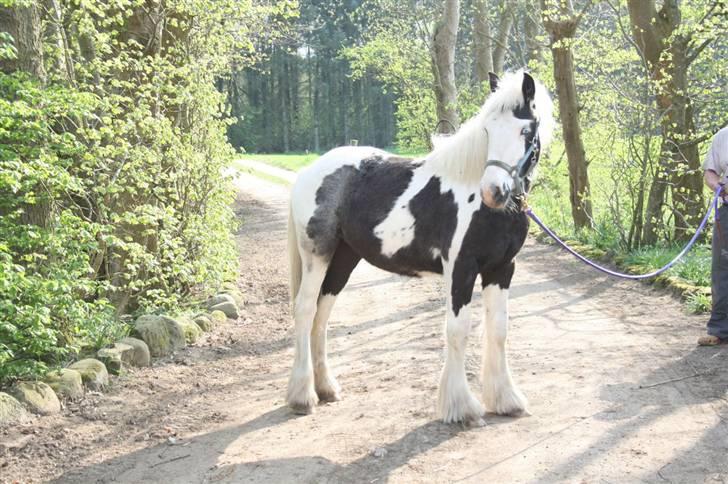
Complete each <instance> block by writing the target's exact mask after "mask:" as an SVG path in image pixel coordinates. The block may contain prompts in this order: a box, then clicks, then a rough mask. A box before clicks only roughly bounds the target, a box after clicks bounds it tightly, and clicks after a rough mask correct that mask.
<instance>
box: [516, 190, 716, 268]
mask: <svg viewBox="0 0 728 484" xmlns="http://www.w3.org/2000/svg"><path fill="white" fill-rule="evenodd" d="M722 191H723V187H722V186H719V187H718V189H717V190H716V191H715V197H713V201H712V202H711V203H710V206H708V212H707V213H706V214H705V217H703V221H702V222H700V226H699V227H698V230H697V232H695V235H693V238H692V239H690V242H688V245H686V246H685V248H684V249H683V250H681V251H680V253H679V254H678V255H677V256H675V258H674V259H673V260H671V261H670V262H668V263H667V264H666V265H665V266H663V267H661V268H660V269H657V270H656V271H654V272H650V273H649V274H624V273H621V272H615V271H613V270H611V269H607V268H606V267H603V266H600V265H599V264H597V263H595V262H592V261H590V260H589V259H587V258H586V257H584V256H583V255H581V254H579V253H578V252H576V251H575V250H574V249H572V248H571V247H569V245H568V244H567V243H566V242H564V241H563V240H561V239H560V238H559V236H558V235H556V234H555V233H554V232H553V231H552V230H551V229H550V228H548V227H547V226H546V224H544V223H543V221H542V220H541V219H540V218H538V215H536V214H535V213H533V211H532V210H531V208H530V207H529V208H527V209H526V215H528V216H529V217H531V220H533V221H534V222H536V224H537V225H538V226H539V227H541V229H543V231H544V232H546V233H547V234H548V235H549V237H551V238H552V239H554V240H555V241H556V242H557V243H558V244H559V245H560V246H561V247H563V248H564V249H565V250H566V251H567V252H569V253H570V254H571V255H573V256H574V257H576V258H577V259H579V260H580V261H582V262H583V263H585V264H586V265H588V266H590V267H593V268H594V269H596V270H598V271H601V272H603V273H605V274H609V275H610V276H615V277H621V278H623V279H632V280H639V279H649V278H650V277H655V276H659V275H660V274H662V273H663V272H665V271H667V270H668V269H670V268H671V267H672V266H674V265H675V264H676V263H677V262H678V261H679V260H680V259H682V258H683V256H685V254H687V253H688V251H689V250H690V249H692V248H693V246H694V245H695V242H697V240H698V237H699V236H700V234H701V233H702V232H703V229H704V228H705V226H706V225H707V223H708V218H709V217H710V214H711V212H712V211H713V210H715V217H716V219H717V218H718V200H719V199H720V194H721V192H722Z"/></svg>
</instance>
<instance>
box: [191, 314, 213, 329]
mask: <svg viewBox="0 0 728 484" xmlns="http://www.w3.org/2000/svg"><path fill="white" fill-rule="evenodd" d="M194 321H195V324H196V325H197V326H199V327H200V329H201V330H202V331H205V332H207V331H212V328H213V324H212V321H211V320H210V318H208V317H207V316H205V315H204V314H200V315H199V316H196V317H195V320H194Z"/></svg>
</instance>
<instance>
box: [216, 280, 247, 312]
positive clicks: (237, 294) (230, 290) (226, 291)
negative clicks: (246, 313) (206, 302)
mask: <svg viewBox="0 0 728 484" xmlns="http://www.w3.org/2000/svg"><path fill="white" fill-rule="evenodd" d="M221 289H222V290H221V291H220V294H221V295H229V296H231V297H232V298H233V299H234V301H235V304H237V306H238V307H239V308H242V307H243V306H245V297H244V296H243V293H242V292H241V291H240V289H238V288H237V286H235V285H228V284H226V285H223V287H222V288H221Z"/></svg>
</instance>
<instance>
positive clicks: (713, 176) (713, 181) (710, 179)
mask: <svg viewBox="0 0 728 484" xmlns="http://www.w3.org/2000/svg"><path fill="white" fill-rule="evenodd" d="M703 180H704V181H705V185H706V186H707V187H708V188H710V189H711V190H712V191H716V190H717V189H718V185H720V175H718V174H717V173H716V172H714V171H713V170H705V175H704V176H703ZM723 196H725V194H723Z"/></svg>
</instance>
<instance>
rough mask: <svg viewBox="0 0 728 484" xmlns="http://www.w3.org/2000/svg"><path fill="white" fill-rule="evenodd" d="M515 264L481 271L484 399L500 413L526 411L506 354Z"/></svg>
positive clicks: (519, 413)
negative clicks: (495, 272) (499, 268)
mask: <svg viewBox="0 0 728 484" xmlns="http://www.w3.org/2000/svg"><path fill="white" fill-rule="evenodd" d="M514 268H515V264H514V263H511V264H509V266H508V267H506V268H505V269H504V270H503V271H499V273H497V274H482V275H481V276H482V278H483V286H484V287H483V308H484V310H485V311H484V312H485V331H484V333H483V374H482V384H483V402H484V403H485V407H486V408H487V409H488V410H489V411H491V412H495V413H497V414H500V415H513V416H517V415H522V414H527V413H528V411H527V410H526V405H527V401H526V397H524V396H523V394H522V393H521V392H520V390H518V388H517V387H516V385H515V384H514V383H513V378H512V377H511V370H510V368H509V367H508V358H507V357H506V338H507V336H508V287H509V286H510V282H511V277H512V276H513V270H514Z"/></svg>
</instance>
